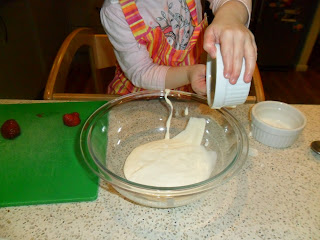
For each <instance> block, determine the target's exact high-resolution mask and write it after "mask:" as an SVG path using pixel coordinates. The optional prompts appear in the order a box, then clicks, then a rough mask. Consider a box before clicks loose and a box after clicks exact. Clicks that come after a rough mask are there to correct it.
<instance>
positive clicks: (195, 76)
mask: <svg viewBox="0 0 320 240" xmlns="http://www.w3.org/2000/svg"><path fill="white" fill-rule="evenodd" d="M188 78H189V82H190V83H191V87H192V90H193V91H194V92H195V93H197V94H200V95H206V94H207V87H206V66H205V65H204V64H196V65H192V66H190V68H189V73H188Z"/></svg>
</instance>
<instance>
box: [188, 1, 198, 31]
mask: <svg viewBox="0 0 320 240" xmlns="http://www.w3.org/2000/svg"><path fill="white" fill-rule="evenodd" d="M186 3H187V5H188V8H189V11H190V15H191V17H192V20H193V25H194V26H198V24H199V21H198V14H197V9H196V2H195V0H186Z"/></svg>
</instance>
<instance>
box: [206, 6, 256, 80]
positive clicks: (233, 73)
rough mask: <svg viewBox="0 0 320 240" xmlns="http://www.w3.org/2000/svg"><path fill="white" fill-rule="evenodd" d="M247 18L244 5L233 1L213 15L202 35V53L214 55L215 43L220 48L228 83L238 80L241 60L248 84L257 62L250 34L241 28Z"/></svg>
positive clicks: (243, 26)
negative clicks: (203, 51) (243, 63)
mask: <svg viewBox="0 0 320 240" xmlns="http://www.w3.org/2000/svg"><path fill="white" fill-rule="evenodd" d="M247 18H248V14H247V10H246V9H245V7H244V5H243V4H242V3H240V2H237V1H229V2H227V3H225V4H224V5H223V6H222V7H221V8H220V9H219V10H218V11H217V13H216V15H215V18H214V20H213V21H212V23H211V24H210V26H208V28H207V29H206V32H205V35H204V46H203V48H204V50H205V51H206V52H207V53H208V54H210V56H211V57H212V58H215V56H216V47H215V45H214V44H215V43H219V44H220V47H221V55H222V58H223V64H224V76H225V78H227V79H229V81H230V83H231V84H235V83H236V81H237V79H238V78H239V75H240V72H241V67H242V59H243V57H244V58H245V61H246V63H245V68H246V69H245V73H244V81H245V82H250V81H251V79H252V75H253V71H254V69H255V65H256V60H257V46H256V43H255V40H254V36H253V34H252V33H251V32H250V30H249V29H248V28H246V26H245V25H244V23H245V22H246V20H247Z"/></svg>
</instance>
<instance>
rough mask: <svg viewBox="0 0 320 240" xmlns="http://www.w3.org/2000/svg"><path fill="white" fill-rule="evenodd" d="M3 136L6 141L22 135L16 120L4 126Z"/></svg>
mask: <svg viewBox="0 0 320 240" xmlns="http://www.w3.org/2000/svg"><path fill="white" fill-rule="evenodd" d="M1 134H2V136H3V137H4V138H6V139H13V138H15V137H17V136H19V135H20V126H19V124H18V123H17V121H16V120H14V119H9V120H7V121H5V122H4V123H3V124H2V126H1Z"/></svg>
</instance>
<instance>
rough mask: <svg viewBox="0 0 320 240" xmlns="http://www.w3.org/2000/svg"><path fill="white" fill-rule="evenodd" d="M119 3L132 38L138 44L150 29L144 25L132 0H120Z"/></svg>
mask: <svg viewBox="0 0 320 240" xmlns="http://www.w3.org/2000/svg"><path fill="white" fill-rule="evenodd" d="M119 3H120V5H121V8H122V11H123V14H124V16H125V18H126V21H127V23H128V24H129V26H130V29H131V32H132V33H133V36H134V37H135V39H136V40H137V41H138V42H139V40H140V39H141V37H143V36H145V35H146V34H148V33H149V32H150V28H149V27H148V26H146V25H145V23H144V21H143V18H142V17H141V15H140V13H139V11H138V8H137V6H136V3H135V1H134V0H120V1H119Z"/></svg>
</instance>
